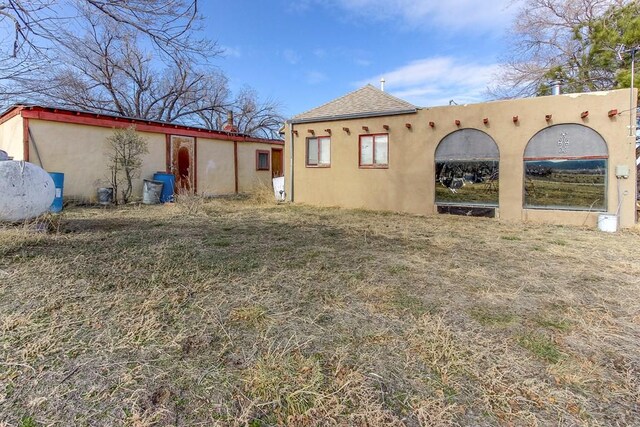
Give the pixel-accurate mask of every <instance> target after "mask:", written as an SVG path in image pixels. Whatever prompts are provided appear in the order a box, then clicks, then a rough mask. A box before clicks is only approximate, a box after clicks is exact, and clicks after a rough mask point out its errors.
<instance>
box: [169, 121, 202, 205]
mask: <svg viewBox="0 0 640 427" xmlns="http://www.w3.org/2000/svg"><path fill="white" fill-rule="evenodd" d="M165 136H166V138H165V163H166V168H167V172H169V173H172V174H173V176H174V178H175V179H174V181H175V186H174V189H173V190H174V192H176V193H177V191H178V185H179V181H180V180H179V179H178V177H176V172H175V171H174V170H173V137H178V138H190V139H193V167H192V169H193V192H194V193H197V191H198V138H197V137H195V136H187V135H180V134H169V133H168V134H166V135H165Z"/></svg>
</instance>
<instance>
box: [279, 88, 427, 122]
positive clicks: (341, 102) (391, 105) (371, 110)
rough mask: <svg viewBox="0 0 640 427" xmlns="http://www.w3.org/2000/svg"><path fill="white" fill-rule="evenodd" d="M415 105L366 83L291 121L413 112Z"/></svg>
mask: <svg viewBox="0 0 640 427" xmlns="http://www.w3.org/2000/svg"><path fill="white" fill-rule="evenodd" d="M416 110H417V107H416V106H415V105H413V104H410V103H408V102H406V101H403V100H402V99H399V98H396V97H395V96H392V95H389V94H388V93H386V92H383V91H381V90H378V89H376V88H375V87H373V86H372V85H366V86H364V87H362V88H360V89H358V90H355V91H353V92H351V93H348V94H346V95H344V96H342V97H340V98H337V99H334V100H333V101H330V102H327V103H326V104H324V105H321V106H319V107H317V108H314V109H312V110H309V111H306V112H304V113H302V114H298V115H297V116H294V117H293V119H291V121H292V122H293V123H302V122H316V121H324V120H338V119H344V118H352V117H367V116H382V115H390V114H405V113H415V112H416Z"/></svg>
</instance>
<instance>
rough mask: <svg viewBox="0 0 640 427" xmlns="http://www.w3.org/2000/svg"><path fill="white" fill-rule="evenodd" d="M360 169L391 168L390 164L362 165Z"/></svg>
mask: <svg viewBox="0 0 640 427" xmlns="http://www.w3.org/2000/svg"><path fill="white" fill-rule="evenodd" d="M360 169H389V165H360Z"/></svg>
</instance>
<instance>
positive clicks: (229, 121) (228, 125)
mask: <svg viewBox="0 0 640 427" xmlns="http://www.w3.org/2000/svg"><path fill="white" fill-rule="evenodd" d="M222 130H223V131H225V132H229V133H238V128H237V127H235V126H234V125H233V111H231V110H229V111H227V123H226V124H225V125H224V126H223V127H222Z"/></svg>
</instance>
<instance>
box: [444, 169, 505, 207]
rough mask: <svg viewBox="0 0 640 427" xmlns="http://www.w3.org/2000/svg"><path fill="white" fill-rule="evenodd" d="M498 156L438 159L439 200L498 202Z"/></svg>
mask: <svg viewBox="0 0 640 427" xmlns="http://www.w3.org/2000/svg"><path fill="white" fill-rule="evenodd" d="M498 164H499V162H498V161H497V160H475V161H472V160H452V161H444V162H436V203H447V204H482V205H496V206H497V205H498V187H499V186H498V179H499V176H498Z"/></svg>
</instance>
